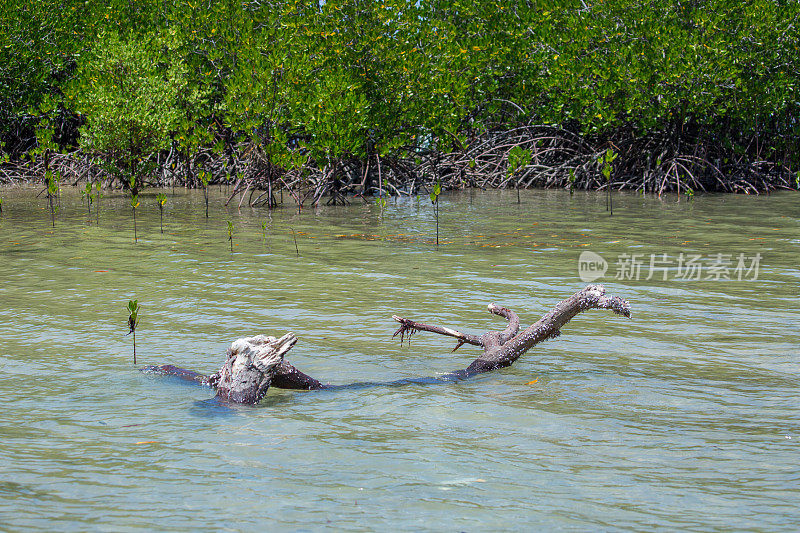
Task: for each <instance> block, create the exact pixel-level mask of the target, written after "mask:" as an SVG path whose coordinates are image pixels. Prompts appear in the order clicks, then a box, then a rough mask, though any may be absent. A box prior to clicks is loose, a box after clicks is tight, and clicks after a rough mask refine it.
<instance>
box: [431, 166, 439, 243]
mask: <svg viewBox="0 0 800 533" xmlns="http://www.w3.org/2000/svg"><path fill="white" fill-rule="evenodd" d="M440 194H442V184H441V183H440V182H439V181H438V180H437V181H436V185H434V186H433V192H432V193H431V195H430V198H431V203H432V204H433V216H434V217H435V218H436V247H437V248H438V247H439V195H440Z"/></svg>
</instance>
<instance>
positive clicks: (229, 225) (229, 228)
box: [228, 220, 234, 253]
mask: <svg viewBox="0 0 800 533" xmlns="http://www.w3.org/2000/svg"><path fill="white" fill-rule="evenodd" d="M233 229H234V226H233V222H231V221H230V220H229V221H228V241H230V243H231V253H233Z"/></svg>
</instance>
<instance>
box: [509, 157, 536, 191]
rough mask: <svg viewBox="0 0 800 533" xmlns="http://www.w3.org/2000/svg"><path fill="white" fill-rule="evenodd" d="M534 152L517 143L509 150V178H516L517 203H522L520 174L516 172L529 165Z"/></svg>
mask: <svg viewBox="0 0 800 533" xmlns="http://www.w3.org/2000/svg"><path fill="white" fill-rule="evenodd" d="M532 157H533V154H532V153H531V151H530V150H527V149H525V148H522V147H521V146H519V145H517V146H515V147H514V148H512V149H511V150H509V152H508V178H509V179H514V186H515V187H516V188H517V203H518V204H519V203H522V201H521V200H520V197H519V176H517V175H516V174H517V173H518V172H519V171H520V170H522V169H524V168H525V167H527V166H528V165H529V164H530V162H531V158H532Z"/></svg>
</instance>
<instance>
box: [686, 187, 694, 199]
mask: <svg viewBox="0 0 800 533" xmlns="http://www.w3.org/2000/svg"><path fill="white" fill-rule="evenodd" d="M684 194H686V199H687V200H692V199H693V198H694V189H692V188H691V187H688V188H687V189H686V190H685V191H684Z"/></svg>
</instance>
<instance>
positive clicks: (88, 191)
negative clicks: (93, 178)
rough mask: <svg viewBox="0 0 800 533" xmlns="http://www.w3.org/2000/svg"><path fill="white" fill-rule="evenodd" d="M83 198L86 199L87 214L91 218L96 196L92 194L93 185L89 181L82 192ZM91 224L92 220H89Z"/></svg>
mask: <svg viewBox="0 0 800 533" xmlns="http://www.w3.org/2000/svg"><path fill="white" fill-rule="evenodd" d="M81 196H83V197H84V198H86V214H87V215H88V216H89V217H90V218H91V216H92V202H93V201H94V194H93V193H92V183H91V182H89V181H87V182H86V187H84V189H83V190H82V191H81ZM89 222H91V220H89Z"/></svg>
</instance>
